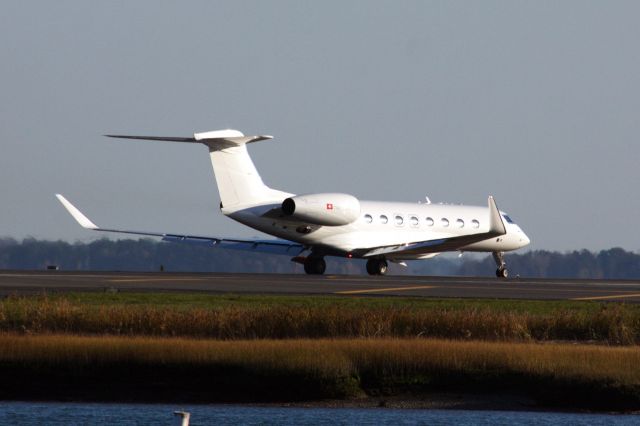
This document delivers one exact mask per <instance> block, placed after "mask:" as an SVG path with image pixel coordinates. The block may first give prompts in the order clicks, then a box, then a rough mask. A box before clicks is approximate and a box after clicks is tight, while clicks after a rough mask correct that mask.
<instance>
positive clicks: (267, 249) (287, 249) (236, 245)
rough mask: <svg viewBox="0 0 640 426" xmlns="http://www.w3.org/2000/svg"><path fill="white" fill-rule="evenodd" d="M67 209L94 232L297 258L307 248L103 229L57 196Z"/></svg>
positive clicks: (272, 242) (273, 242) (278, 242)
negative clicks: (157, 238)
mask: <svg viewBox="0 0 640 426" xmlns="http://www.w3.org/2000/svg"><path fill="white" fill-rule="evenodd" d="M56 197H57V198H58V200H59V201H60V203H62V205H63V206H64V208H65V209H67V211H68V212H69V214H71V216H73V218H74V219H75V220H76V222H78V223H79V224H80V226H82V227H83V228H85V229H90V230H93V231H105V232H116V233H120V234H132V235H143V236H149V237H161V238H162V240H163V241H170V242H178V243H190V244H203V245H208V246H215V247H221V248H225V249H235V250H248V251H257V252H262V253H272V254H290V255H294V256H297V255H298V254H300V253H301V252H303V251H304V250H305V249H306V248H305V247H304V246H303V245H302V244H298V243H294V242H292V241H287V240H275V239H274V240H240V239H232V238H218V237H203V236H197V235H186V234H169V233H162V232H145V231H127V230H122V229H110V228H101V227H99V226H98V225H96V224H95V223H93V222H92V221H91V220H90V219H89V218H88V217H86V216H85V215H84V214H83V213H82V212H81V211H80V210H78V209H77V208H76V207H75V206H74V205H73V204H71V203H70V202H69V200H67V199H66V198H65V197H63V196H62V195H60V194H56Z"/></svg>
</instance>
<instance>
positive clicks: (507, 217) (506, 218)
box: [502, 214, 515, 223]
mask: <svg viewBox="0 0 640 426" xmlns="http://www.w3.org/2000/svg"><path fill="white" fill-rule="evenodd" d="M502 217H504V219H505V220H506V221H507V223H515V222H514V221H513V220H512V219H511V218H510V217H509V216H507V215H506V214H503V215H502Z"/></svg>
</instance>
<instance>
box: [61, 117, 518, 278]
mask: <svg viewBox="0 0 640 426" xmlns="http://www.w3.org/2000/svg"><path fill="white" fill-rule="evenodd" d="M105 136H107V137H111V138H120V139H143V140H151V141H170V142H183V143H199V144H203V145H205V146H206V147H207V148H208V150H209V156H210V158H211V163H212V165H213V172H214V175H215V179H216V183H217V185H218V191H219V193H220V210H221V211H222V213H223V214H224V215H225V216H228V217H230V218H231V219H233V220H236V221H238V222H240V223H242V224H244V225H246V226H249V227H251V228H253V229H256V230H258V231H261V232H264V233H266V234H269V235H272V236H275V237H276V238H277V239H266V240H263V239H255V240H243V239H233V238H222V237H207V236H196V235H184V234H168V233H157V232H145V231H128V230H122V229H112V228H102V227H99V226H97V225H96V224H95V223H94V222H92V221H91V220H90V219H88V218H87V217H86V216H85V215H84V214H83V213H82V212H80V210H78V209H77V208H76V207H75V206H74V205H73V204H71V203H70V202H69V201H68V200H67V199H66V198H65V197H63V196H62V195H60V194H56V197H57V198H58V200H59V201H60V202H61V203H62V205H63V206H64V207H65V208H66V209H67V211H68V212H69V213H70V214H71V216H73V218H74V219H75V220H76V221H77V222H78V223H79V224H80V225H81V226H82V227H84V228H86V229H90V230H94V231H106V232H117V233H125V234H134V235H142V236H156V237H161V238H162V240H164V241H171V242H187V243H201V244H207V245H210V246H216V247H222V248H229V249H239V250H249V251H257V252H266V253H275V254H282V255H288V256H291V260H292V261H294V262H297V263H300V264H302V265H303V266H304V271H305V272H306V273H307V274H312V275H321V274H323V273H324V272H325V269H326V262H325V257H327V256H339V257H343V258H349V259H366V269H367V272H368V273H369V274H370V275H384V274H386V273H387V270H388V266H389V263H388V262H393V263H398V264H401V265H405V266H406V263H405V261H407V260H420V259H429V258H432V257H434V256H437V255H438V254H440V253H443V252H451V251H456V252H461V253H462V252H489V253H492V255H493V258H494V260H495V262H496V266H497V270H496V276H497V277H499V278H507V276H508V271H507V267H506V263H505V260H504V253H505V252H507V251H512V250H517V249H519V248H522V247H524V246H526V245H527V244H529V242H530V240H529V238H528V237H527V235H526V234H525V233H524V232H523V231H522V229H521V228H520V227H519V226H518V225H517V224H516V223H514V221H513V220H511V218H510V217H509V216H508V215H507V214H505V213H504V212H501V211H500V210H499V209H498V206H497V205H496V201H495V200H494V199H493V197H492V196H489V197H488V203H487V206H486V207H477V206H463V205H451V204H434V203H431V202H430V201H428V199H427V202H424V203H397V202H383V201H365V200H359V199H358V198H356V197H355V196H353V195H350V194H343V193H317V194H303V195H295V194H291V193H288V192H284V191H279V190H276V189H272V188H270V187H268V186H267V185H265V184H264V182H263V181H262V178H261V177H260V175H259V174H258V171H257V170H256V167H255V165H254V164H253V161H252V160H251V158H250V156H249V153H248V151H247V144H249V143H253V142H258V141H264V140H267V139H272V136H245V135H244V134H243V133H241V132H239V131H237V130H231V129H228V130H215V131H209V132H203V133H194V134H193V137H157V136H129V135H105Z"/></svg>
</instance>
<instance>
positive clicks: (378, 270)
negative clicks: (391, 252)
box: [367, 259, 389, 275]
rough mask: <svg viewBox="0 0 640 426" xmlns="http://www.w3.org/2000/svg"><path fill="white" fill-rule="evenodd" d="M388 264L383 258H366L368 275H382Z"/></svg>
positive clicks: (385, 271)
mask: <svg viewBox="0 0 640 426" xmlns="http://www.w3.org/2000/svg"><path fill="white" fill-rule="evenodd" d="M388 269H389V265H388V264H387V261H386V260H384V259H369V260H367V273H368V274H369V275H384V274H386V273H387V270H388Z"/></svg>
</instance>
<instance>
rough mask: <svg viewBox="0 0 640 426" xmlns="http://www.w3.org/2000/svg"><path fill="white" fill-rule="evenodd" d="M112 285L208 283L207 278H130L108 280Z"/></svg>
mask: <svg viewBox="0 0 640 426" xmlns="http://www.w3.org/2000/svg"><path fill="white" fill-rule="evenodd" d="M107 281H109V282H110V283H149V282H150V283H152V282H157V281H174V282H175V281H178V282H180V281H207V278H180V277H176V278H130V279H127V278H125V279H112V280H107Z"/></svg>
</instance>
